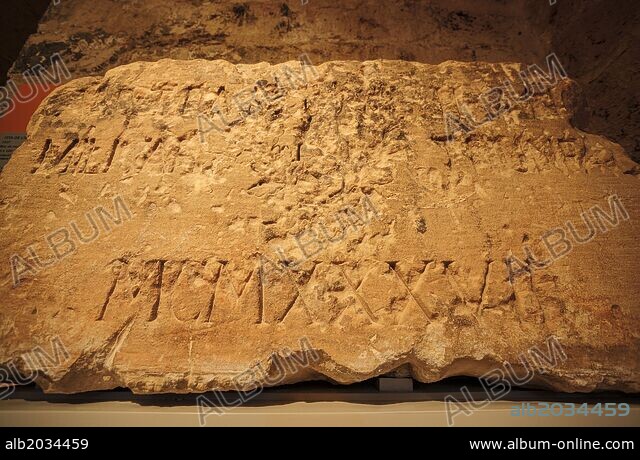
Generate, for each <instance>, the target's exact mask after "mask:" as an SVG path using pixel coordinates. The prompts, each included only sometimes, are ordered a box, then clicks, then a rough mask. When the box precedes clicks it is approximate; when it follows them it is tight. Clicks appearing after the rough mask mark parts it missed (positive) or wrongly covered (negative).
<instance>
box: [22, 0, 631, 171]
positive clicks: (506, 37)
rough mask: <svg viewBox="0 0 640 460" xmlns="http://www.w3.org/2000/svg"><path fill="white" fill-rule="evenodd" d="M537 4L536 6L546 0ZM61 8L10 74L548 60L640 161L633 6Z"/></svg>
mask: <svg viewBox="0 0 640 460" xmlns="http://www.w3.org/2000/svg"><path fill="white" fill-rule="evenodd" d="M543 3H544V2H543ZM610 3H611V2H610V1H609V0H587V1H585V0H563V1H561V2H560V1H558V2H556V3H555V4H554V5H549V4H541V2H540V0H511V1H509V2H505V1H503V0H485V1H482V2H478V1H477V0H419V1H417V0H405V1H397V0H359V1H350V0H347V1H343V2H335V1H334V0H310V1H309V2H308V3H306V4H304V5H303V4H302V2H300V1H298V0H295V1H289V2H286V1H285V2H277V1H273V0H253V1H251V2H239V1H234V0H221V1H216V2H210V1H204V0H189V1H186V0H181V1H176V0H127V1H123V0H101V1H100V2H95V1H93V0H65V1H64V2H60V3H59V4H58V5H52V6H51V8H50V9H49V11H48V13H47V15H46V16H45V18H44V19H43V21H42V23H41V25H40V27H39V30H38V32H37V33H36V34H34V35H33V36H32V37H31V38H30V39H29V41H28V42H27V44H26V45H25V47H24V49H23V50H22V52H21V53H20V56H19V57H18V59H17V60H16V63H15V65H14V66H13V68H12V70H11V74H10V77H11V78H12V79H14V80H20V78H21V75H22V73H23V72H24V71H26V70H28V69H30V68H32V67H33V66H34V65H36V64H41V65H45V66H47V65H48V64H49V58H50V57H51V55H52V54H53V53H60V54H61V55H62V57H63V58H64V60H65V62H66V63H67V64H68V67H69V70H70V71H71V73H72V75H73V76H74V78H80V77H84V76H88V75H102V74H104V72H106V71H107V70H108V69H111V68H113V67H116V66H119V65H122V64H129V63H132V62H136V61H155V60H158V59H162V58H172V59H194V58H201V59H225V60H227V61H230V62H234V63H244V64H251V63H258V62H269V63H272V64H276V63H281V62H286V61H289V60H292V59H297V58H298V56H299V55H300V54H301V53H307V54H308V55H309V57H310V59H311V60H312V62H314V63H316V64H320V63H322V62H327V61H335V60H357V61H363V60H375V59H401V60H408V61H417V62H423V63H428V64H439V63H441V62H444V61H447V60H457V61H486V62H524V63H538V64H541V63H543V62H544V59H545V56H547V55H548V54H549V53H556V54H557V55H558V56H559V57H560V59H561V61H562V62H563V64H564V65H565V68H566V69H567V71H568V73H569V76H570V77H571V78H572V79H574V80H576V81H578V82H579V83H580V84H581V85H582V87H583V89H584V92H585V95H586V97H587V100H588V102H589V109H590V110H589V111H590V113H591V117H590V118H588V119H585V120H584V121H583V123H581V125H580V126H579V127H580V128H581V129H583V130H586V131H589V132H594V133H598V134H600V135H604V136H607V137H609V138H611V139H614V140H615V141H616V142H618V143H620V144H621V145H623V147H624V148H625V149H626V151H627V152H628V153H629V154H630V155H631V156H632V157H634V158H635V159H636V160H638V159H640V141H639V139H640V115H639V112H638V110H637V107H638V104H639V103H640V102H639V100H638V98H639V95H640V91H639V90H638V83H636V82H637V81H639V75H638V72H640V70H638V69H640V53H637V52H634V50H635V49H637V43H638V30H640V27H638V26H639V25H640V9H638V8H637V4H636V1H635V0H618V1H617V2H616V7H615V8H611V4H610Z"/></svg>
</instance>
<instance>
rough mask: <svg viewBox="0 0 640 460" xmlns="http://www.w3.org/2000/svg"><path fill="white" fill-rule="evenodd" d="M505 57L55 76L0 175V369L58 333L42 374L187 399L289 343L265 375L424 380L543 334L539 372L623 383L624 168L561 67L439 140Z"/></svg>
mask: <svg viewBox="0 0 640 460" xmlns="http://www.w3.org/2000/svg"><path fill="white" fill-rule="evenodd" d="M521 70H523V67H522V66H520V65H517V64H509V65H504V64H495V65H491V64H477V63H475V64H463V63H453V62H447V63H444V64H440V65H438V66H431V65H423V64H413V63H407V62H398V61H371V62H365V63H357V62H334V63H327V64H323V65H321V66H318V67H315V68H312V67H308V66H301V65H300V64H299V63H296V62H290V63H286V64H280V65H276V66H270V65H268V64H257V65H233V64H230V63H227V62H225V61H169V60H164V61H160V62H158V63H135V64H131V65H127V66H124V67H120V68H117V69H114V70H111V71H109V72H108V73H107V75H106V76H105V77H89V78H83V79H80V80H76V81H73V82H71V83H69V84H68V85H66V86H64V87H62V88H60V89H58V90H56V91H55V92H54V93H53V94H52V95H51V96H50V97H49V98H48V99H47V100H46V101H45V103H44V104H43V105H42V106H41V108H40V109H39V111H38V112H36V114H35V116H34V118H33V120H32V122H31V124H30V127H29V133H28V139H27V141H26V142H25V143H24V144H23V145H22V146H21V147H20V148H19V149H18V150H17V152H16V153H15V155H14V156H13V158H12V159H11V160H10V162H9V164H8V165H7V166H6V167H5V170H4V171H3V173H2V175H1V176H0V214H1V215H2V219H1V222H2V231H3V233H2V235H3V236H2V240H1V241H2V243H1V251H0V255H1V256H2V260H4V261H5V264H4V265H3V268H2V270H3V272H2V285H1V286H0V295H1V296H2V299H3V308H2V310H1V311H0V340H1V341H2V347H1V348H0V362H4V363H6V362H9V361H10V360H11V359H13V358H15V357H16V356H18V355H20V354H22V353H26V352H28V351H29V350H31V349H33V348H34V347H35V346H38V345H42V346H44V345H45V344H48V343H49V340H50V338H51V337H53V336H57V337H59V338H60V340H61V341H62V342H63V343H64V345H65V347H66V349H67V350H68V352H69V354H70V356H71V358H70V359H69V360H68V361H67V362H65V363H64V364H63V365H62V366H58V367H56V368H52V369H43V370H42V374H41V376H40V377H39V380H38V383H39V384H40V385H41V386H43V387H44V388H45V389H46V390H48V391H52V392H78V391H87V390H95V389H108V388H115V387H128V388H131V389H132V390H133V391H135V392H140V393H144V392H201V391H206V390H211V389H233V388H235V384H236V382H237V380H234V379H236V377H237V376H238V375H240V374H242V373H243V372H245V371H246V370H247V369H250V368H251V367H252V366H255V365H256V364H260V365H261V366H262V368H263V369H265V370H266V372H268V373H270V374H276V373H278V372H280V369H276V366H275V365H274V362H275V361H276V360H275V359H274V357H275V356H278V354H282V353H283V350H290V351H293V352H294V354H296V353H297V355H295V356H296V357H297V358H298V359H301V356H302V355H303V354H304V353H306V352H308V351H310V350H309V349H305V350H303V349H302V346H301V344H302V343H304V344H307V345H309V346H310V347H311V351H312V352H313V353H314V354H316V355H317V356H318V357H319V359H317V360H314V361H313V362H309V363H308V365H306V366H297V367H295V368H294V367H292V368H291V369H295V370H291V371H290V372H287V373H286V375H285V376H284V377H283V378H282V379H280V380H278V383H290V382H296V381H302V380H311V379H328V380H331V381H334V382H338V383H350V382H356V381H361V380H363V379H367V378H370V377H373V376H377V375H381V374H385V373H388V372H390V371H392V370H394V369H397V368H409V369H410V370H411V372H412V374H413V376H414V377H415V378H416V379H418V380H421V381H424V382H431V381H436V380H440V379H442V378H445V377H447V376H454V375H470V376H479V375H482V374H484V373H486V372H487V371H490V370H491V369H493V368H496V367H500V366H502V365H503V363H504V362H505V361H507V362H509V363H511V364H512V365H513V367H514V369H515V370H516V371H518V372H519V373H521V374H522V373H525V372H526V369H524V368H523V365H522V363H521V362H520V359H519V357H520V355H521V354H522V353H525V352H526V351H527V350H529V349H530V348H532V347H535V346H544V344H545V343H546V341H547V339H548V338H549V337H555V338H556V339H557V341H558V343H560V344H561V345H562V348H563V350H564V352H565V353H566V356H567V359H566V361H563V362H562V363H558V364H557V365H555V366H551V367H550V368H549V369H547V370H546V372H544V373H541V372H540V373H537V374H536V375H535V378H534V380H533V381H532V383H535V384H539V385H543V386H546V387H550V388H554V389H558V390H565V391H591V390H594V389H619V390H623V391H638V389H639V388H640V385H639V381H640V378H639V374H638V361H637V356H638V352H639V351H640V350H639V349H638V348H639V347H638V336H637V331H638V325H639V316H638V298H639V296H638V294H640V286H639V281H638V277H637V269H638V260H640V257H639V256H640V249H639V248H638V242H637V234H638V217H639V216H640V209H639V207H638V205H639V203H640V202H639V201H638V193H639V192H638V175H637V172H638V167H637V165H636V164H635V163H634V162H633V161H631V160H630V159H629V158H628V156H627V155H626V154H625V153H624V151H623V150H622V149H621V148H620V147H619V146H618V145H616V144H614V143H612V142H610V141H608V140H606V139H604V138H601V137H598V136H594V135H590V134H588V133H584V132H581V131H578V130H576V129H574V128H573V127H572V125H571V122H570V120H571V118H572V116H573V114H574V111H575V110H577V109H578V107H577V104H578V103H577V102H576V98H575V96H574V94H575V93H576V92H575V88H574V85H573V83H571V82H570V81H568V80H561V81H558V82H557V85H555V86H554V87H552V88H550V89H549V90H548V91H546V92H540V93H538V94H536V95H535V96H534V97H532V98H530V99H528V100H527V101H526V102H523V103H521V104H518V105H516V106H514V107H513V108H512V110H510V111H508V112H507V113H504V114H502V115H501V116H499V117H496V118H495V119H493V120H491V121H489V122H486V123H483V124H481V125H479V126H477V128H476V129H474V130H472V131H469V132H467V133H458V135H457V136H456V137H455V139H454V140H452V141H450V142H448V141H447V131H446V129H445V121H444V118H443V114H444V113H451V112H452V113H457V111H458V110H459V107H460V105H459V103H461V104H463V105H464V106H466V107H467V109H468V110H469V111H470V113H471V114H472V115H473V116H474V117H476V118H477V119H478V118H480V117H481V115H482V113H483V110H484V107H483V104H482V102H481V101H480V100H479V95H481V94H484V93H486V92H487V91H488V90H489V89H491V88H493V87H498V86H501V85H502V84H503V83H504V81H505V80H510V81H512V82H513V85H514V88H516V89H517V90H518V93H521V92H522V88H521V86H522V82H520V81H519V80H518V75H519V74H518V72H519V71H521ZM287 76H288V77H289V78H287ZM203 120H204V121H203ZM203 127H204V128H206V129H203ZM610 197H615V200H616V201H615V202H613V201H611V200H610V199H609V198H610ZM612 203H614V204H615V203H619V204H621V205H623V206H624V210H625V212H626V218H620V219H619V220H618V222H609V223H607V221H604V223H605V224H606V225H605V226H604V228H600V227H597V233H596V234H595V236H594V237H593V238H589V239H588V242H586V241H587V239H586V238H582V239H581V237H582V236H584V235H585V234H587V233H589V228H588V227H587V225H586V224H585V221H583V220H582V218H581V213H583V212H585V211H587V210H590V209H595V208H594V207H598V206H599V207H601V208H602V209H604V210H605V211H607V212H608V213H610V212H613V211H616V210H617V208H615V207H614V208H611V207H610V206H611V205H612ZM568 223H569V224H571V225H572V226H573V227H574V230H576V234H577V235H578V237H577V238H573V237H572V236H571V235H572V233H571V232H569V230H566V229H567V228H571V225H570V226H569V227H567V225H568ZM559 227H562V228H564V229H565V230H566V232H565V239H571V243H572V244H571V251H568V252H567V253H566V254H562V256H561V257H556V258H554V259H553V260H552V263H549V264H548V266H546V267H541V266H539V265H536V263H539V262H540V261H542V260H543V259H549V250H548V248H546V247H545V245H544V244H543V242H544V240H543V239H542V237H543V235H545V234H546V233H547V232H548V231H550V230H553V229H557V228H559ZM592 236H593V235H592ZM580 239H581V240H582V241H583V243H578V242H577V241H578V240H580ZM552 247H553V248H554V249H556V250H558V251H559V250H560V249H562V248H561V246H559V245H557V244H556V245H554V246H552ZM526 250H529V252H530V254H529V256H530V257H529V258H528V259H527V253H526ZM531 254H533V255H535V257H532V256H531ZM510 255H513V256H516V257H517V259H518V260H520V261H524V260H525V259H526V264H527V267H526V270H522V271H520V272H518V273H516V274H515V275H514V273H513V272H512V273H511V276H510V272H509V270H508V269H507V263H506V260H509V259H508V258H509V256H510ZM10 261H12V262H13V263H10ZM16 276H17V278H16ZM14 284H15V285H14ZM289 358H290V359H291V357H289ZM255 385H256V384H255V382H253V383H252V382H250V381H248V382H247V383H246V384H245V388H247V389H248V388H251V387H252V386H255Z"/></svg>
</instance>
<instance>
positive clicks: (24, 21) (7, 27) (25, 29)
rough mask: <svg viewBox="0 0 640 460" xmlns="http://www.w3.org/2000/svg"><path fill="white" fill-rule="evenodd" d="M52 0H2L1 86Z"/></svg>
mask: <svg viewBox="0 0 640 460" xmlns="http://www.w3.org/2000/svg"><path fill="white" fill-rule="evenodd" d="M49 2H50V0H2V3H1V6H0V11H1V12H0V30H1V31H2V34H0V86H2V85H4V84H5V83H6V77H7V72H8V71H9V67H11V65H12V64H13V62H14V61H15V60H16V58H17V57H18V53H20V50H21V49H22V45H24V42H25V41H26V40H27V37H29V35H31V34H32V33H34V32H35V31H36V30H37V28H38V21H39V20H40V18H41V17H42V15H43V14H44V12H45V10H46V9H47V6H49Z"/></svg>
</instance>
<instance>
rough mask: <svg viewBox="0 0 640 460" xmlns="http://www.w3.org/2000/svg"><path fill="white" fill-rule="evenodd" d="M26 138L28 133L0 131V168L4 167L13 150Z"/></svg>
mask: <svg viewBox="0 0 640 460" xmlns="http://www.w3.org/2000/svg"><path fill="white" fill-rule="evenodd" d="M26 139H27V135H26V133H0V169H2V168H4V165H6V164H7V162H8V161H9V158H11V155H12V154H13V152H15V150H16V149H17V148H18V147H20V146H21V145H22V143H23V142H24V141H25V140H26Z"/></svg>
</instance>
